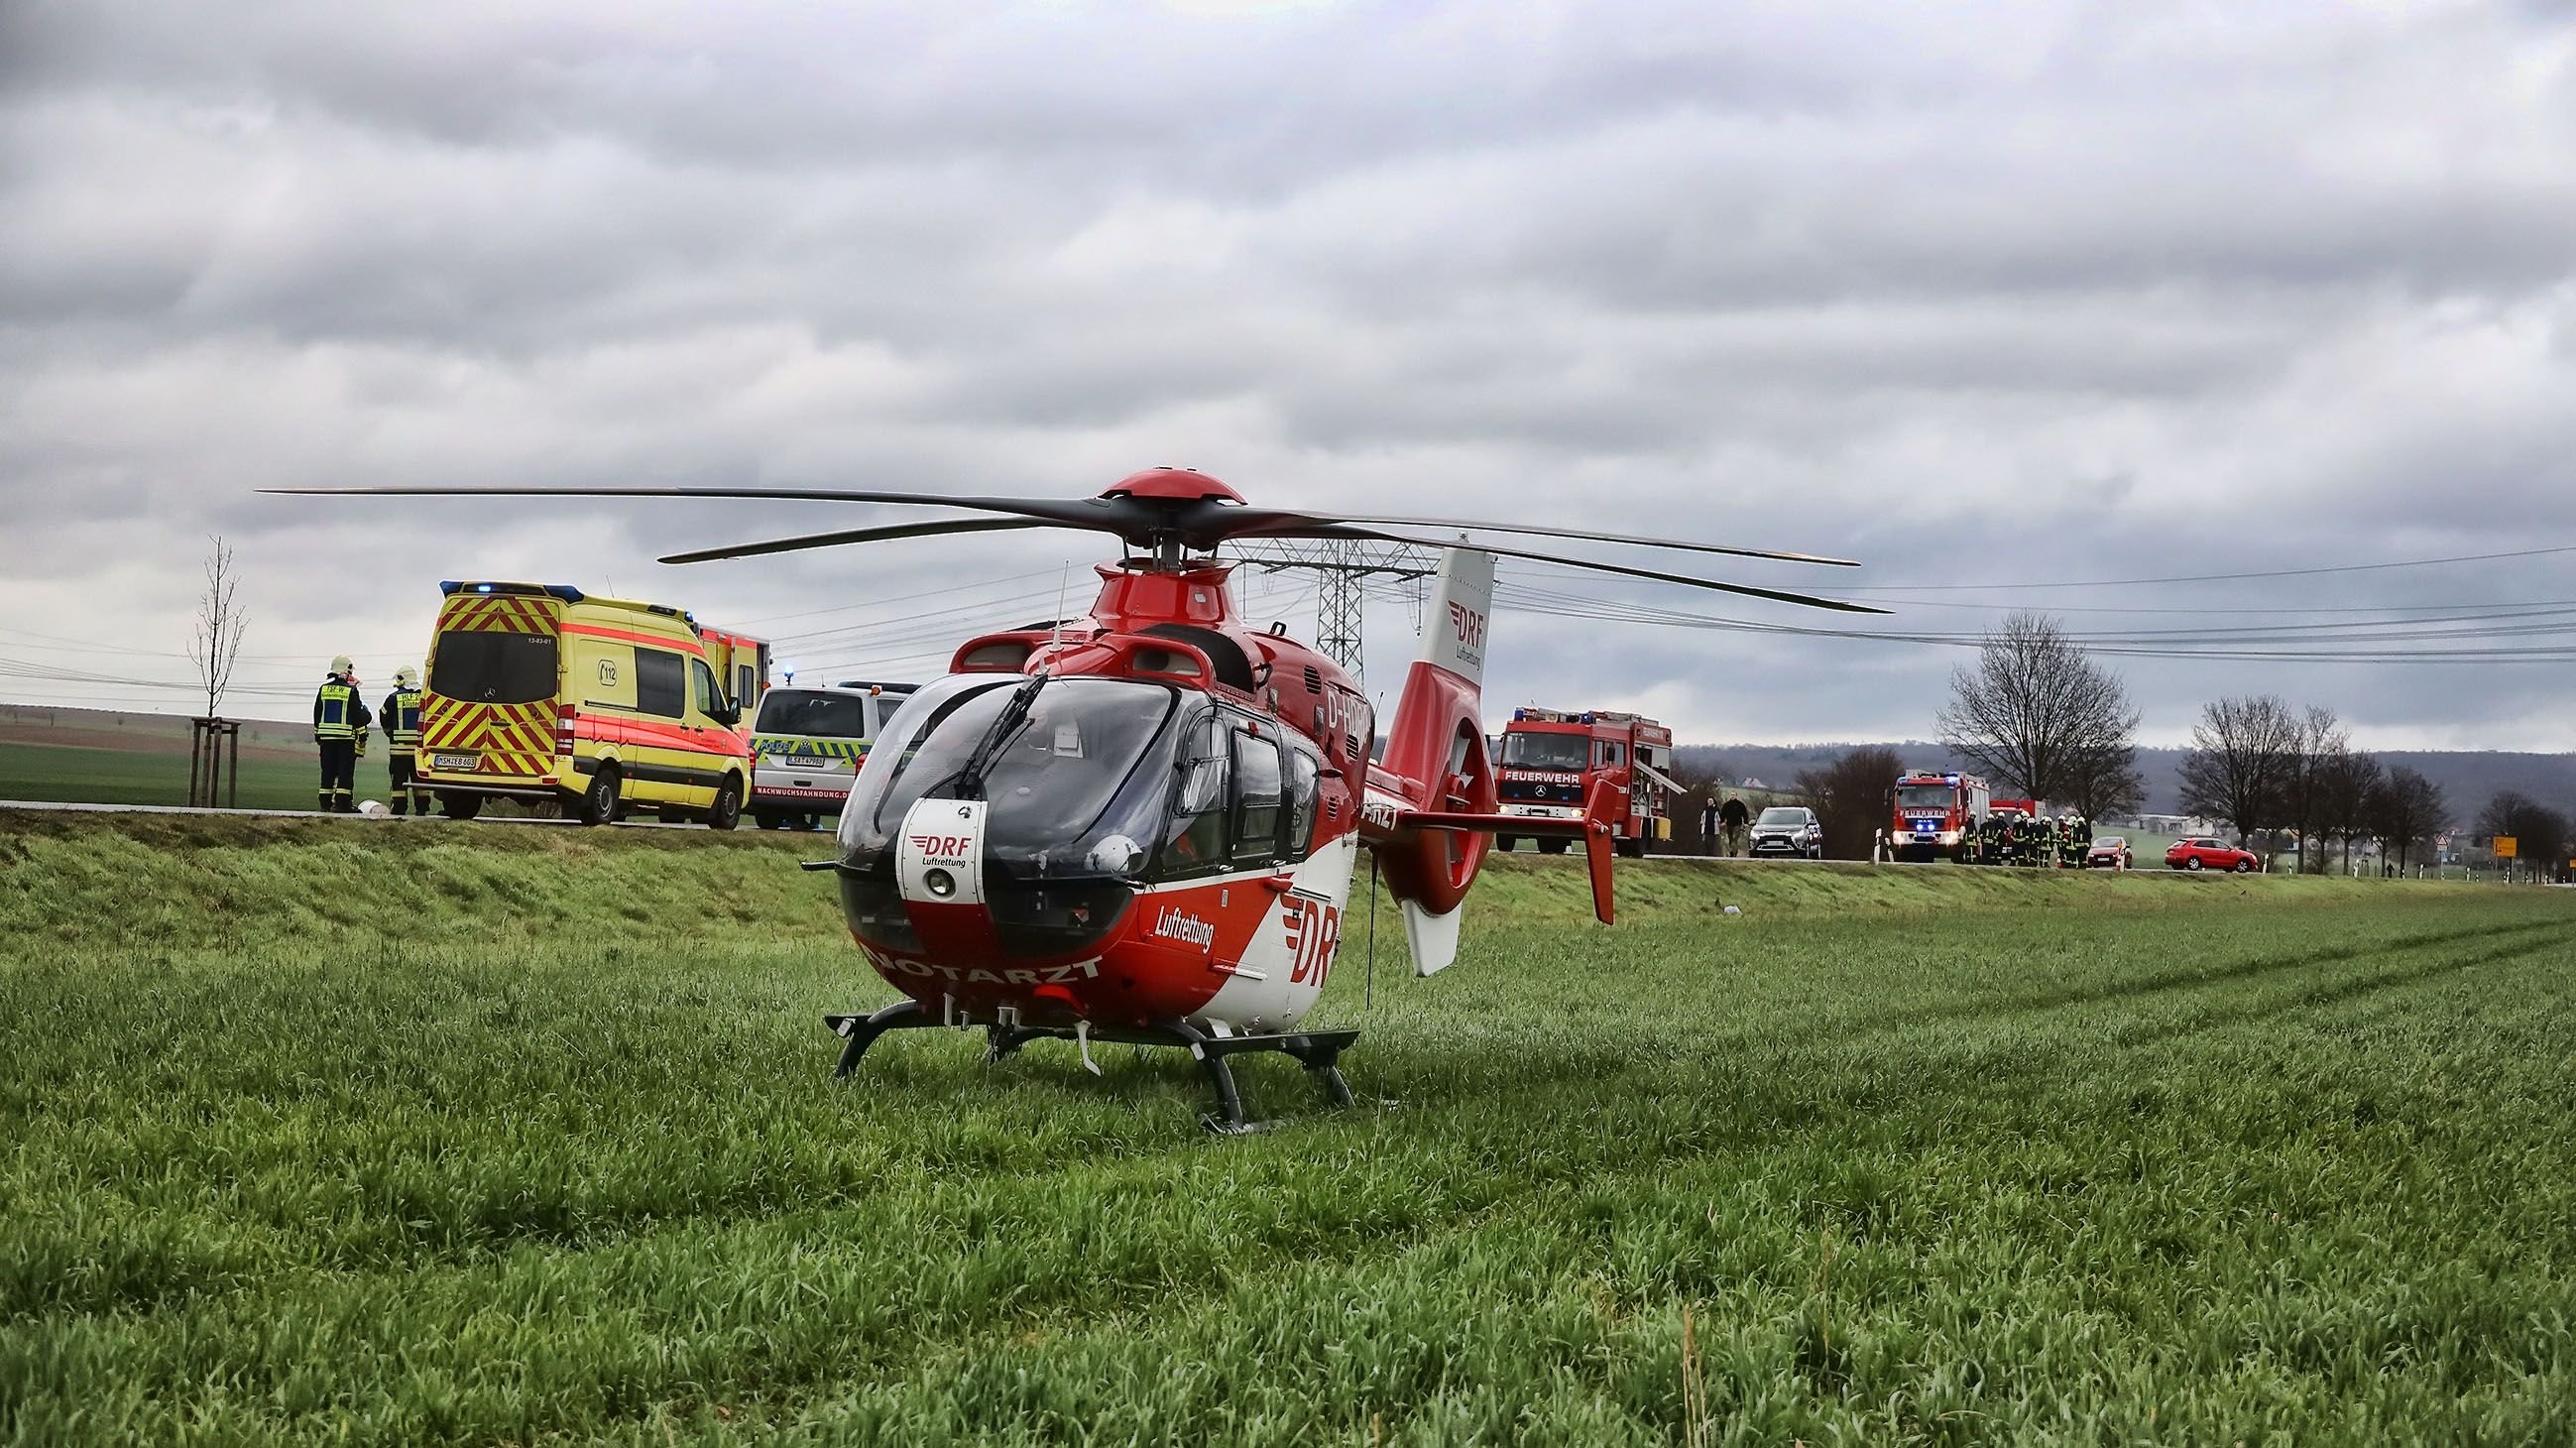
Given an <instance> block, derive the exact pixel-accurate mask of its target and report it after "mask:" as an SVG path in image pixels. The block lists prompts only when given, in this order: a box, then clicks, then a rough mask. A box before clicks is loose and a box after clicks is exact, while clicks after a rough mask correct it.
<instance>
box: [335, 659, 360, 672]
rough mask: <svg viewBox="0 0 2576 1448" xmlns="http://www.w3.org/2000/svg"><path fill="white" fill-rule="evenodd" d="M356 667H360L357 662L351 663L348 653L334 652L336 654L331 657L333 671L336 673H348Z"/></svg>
mask: <svg viewBox="0 0 2576 1448" xmlns="http://www.w3.org/2000/svg"><path fill="white" fill-rule="evenodd" d="M356 667H358V666H357V665H356V664H353V663H351V662H350V661H349V656H348V655H347V654H334V655H332V657H331V672H332V673H335V674H346V673H348V672H349V671H350V670H352V669H355V668H356Z"/></svg>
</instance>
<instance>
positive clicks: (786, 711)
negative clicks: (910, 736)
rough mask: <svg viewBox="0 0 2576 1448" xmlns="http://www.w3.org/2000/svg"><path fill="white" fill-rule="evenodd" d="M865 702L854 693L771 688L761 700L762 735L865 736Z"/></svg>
mask: <svg viewBox="0 0 2576 1448" xmlns="http://www.w3.org/2000/svg"><path fill="white" fill-rule="evenodd" d="M867 704H868V701H867V700H866V699H864V698H861V697H859V696H858V695H855V694H821V693H812V692H809V691H807V690H804V689H772V690H770V691H769V693H768V694H767V695H766V696H765V697H763V698H762V699H761V701H760V722H759V723H758V724H757V725H755V726H754V727H755V728H757V729H758V730H759V732H761V733H763V734H801V735H803V736H805V737H807V738H809V739H865V738H867V737H868V715H867Z"/></svg>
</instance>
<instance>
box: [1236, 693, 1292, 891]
mask: <svg viewBox="0 0 2576 1448" xmlns="http://www.w3.org/2000/svg"><path fill="white" fill-rule="evenodd" d="M1233 732H1234V811H1233V814H1234V827H1233V828H1232V829H1231V830H1229V831H1228V832H1227V834H1228V836H1229V838H1230V839H1231V841H1232V844H1233V851H1232V854H1231V855H1230V856H1229V858H1231V859H1232V860H1233V862H1234V866H1235V868H1237V869H1258V868H1260V867H1262V866H1265V865H1276V864H1277V863H1279V859H1280V849H1279V840H1280V826H1281V825H1283V824H1284V823H1286V818H1285V816H1286V811H1285V810H1283V809H1282V808H1281V807H1280V806H1281V789H1280V786H1281V782H1282V781H1281V770H1280V763H1279V738H1278V736H1277V735H1276V734H1275V733H1273V732H1272V731H1271V730H1270V728H1269V726H1266V725H1255V724H1250V723H1245V724H1240V725H1238V726H1236V728H1235V730H1234V731H1233Z"/></svg>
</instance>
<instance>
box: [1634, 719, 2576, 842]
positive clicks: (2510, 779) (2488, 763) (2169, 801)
mask: <svg viewBox="0 0 2576 1448" xmlns="http://www.w3.org/2000/svg"><path fill="white" fill-rule="evenodd" d="M1864 747H1876V748H1884V749H1893V750H1895V751H1896V753H1897V756H1898V757H1899V758H1901V759H1903V760H1904V761H1905V763H1906V766H1907V767H1908V768H1912V769H1958V768H1962V767H1963V766H1962V763H1961V761H1960V760H1958V759H1957V758H1955V757H1954V756H1952V754H1951V753H1950V751H1948V750H1947V749H1944V748H1942V747H1941V746H1940V745H1938V744H1933V743H1928V742H1926V741H1924V740H1920V739H1909V740H1906V741H1905V742H1903V743H1901V744H1875V745H1863V744H1787V745H1782V744H1684V745H1681V746H1679V747H1677V748H1676V749H1675V750H1674V751H1673V752H1674V753H1675V755H1677V756H1678V757H1679V760H1680V763H1681V765H1682V767H1683V768H1684V769H1690V770H1700V771H1705V772H1709V773H1715V774H1720V775H1723V776H1724V777H1725V778H1726V779H1727V780H1728V781H1729V782H1736V781H1741V780H1743V779H1745V778H1747V777H1748V776H1749V777H1752V778H1757V779H1760V780H1761V781H1762V782H1763V783H1765V784H1768V785H1772V786H1775V787H1786V786H1787V785H1788V783H1789V782H1790V781H1791V780H1793V779H1795V778H1797V776H1798V772H1799V771H1800V770H1802V769H1815V768H1818V767H1820V766H1822V765H1826V764H1830V763H1832V762H1833V761H1834V760H1836V759H1838V758H1840V757H1842V755H1843V754H1845V753H1847V752H1848V751H1850V750H1853V749H1859V748H1864ZM2374 752H2375V753H2377V755H2378V756H2379V762H2380V763H2381V764H2383V765H2389V766H2395V765H2404V766H2405V767H2407V768H2408V769H2412V770H2414V771H2416V772H2417V773H2419V774H2421V775H2423V776H2424V777H2425V778H2427V779H2429V780H2431V781H2433V782H2434V783H2435V784H2438V785H2440V786H2441V787H2442V791H2443V793H2444V794H2445V795H2446V796H2448V798H2449V800H2450V803H2451V810H2452V813H2453V814H2454V815H2456V816H2457V817H2458V818H2459V819H2460V820H2461V821H2462V822H2466V821H2467V820H2468V819H2469V818H2470V817H2472V816H2474V815H2475V814H2476V813H2477V812H2478V810H2479V809H2480V808H2482V807H2483V806H2484V805H2485V804H2486V802H2487V801H2488V800H2489V799H2491V798H2493V797H2494V796H2495V794H2496V793H2497V792H2498V791H2500V790H2506V789H2518V790H2520V791H2522V792H2523V793H2524V794H2527V795H2530V796H2531V797H2532V798H2534V799H2536V800H2539V801H2540V802H2541V803H2543V804H2545V805H2548V806H2550V807H2551V808H2553V809H2560V810H2568V811H2571V812H2576V754H2515V753H2508V752H2505V751H2501V750H2476V751H2469V750H2457V751H2454V750H2413V749H2383V750H2378V751H2374ZM2182 758H2183V751H2181V750H2179V749H2141V750H2139V751H2138V770H2139V772H2140V773H2141V774H2144V775H2145V776H2146V779H2147V812H2148V813H2150V814H2179V813H2181V812H2182V786H2181V783H2180V782H2179V780H2178V779H2177V777H2176V773H2177V771H2178V770H2180V769H2181V767H2182Z"/></svg>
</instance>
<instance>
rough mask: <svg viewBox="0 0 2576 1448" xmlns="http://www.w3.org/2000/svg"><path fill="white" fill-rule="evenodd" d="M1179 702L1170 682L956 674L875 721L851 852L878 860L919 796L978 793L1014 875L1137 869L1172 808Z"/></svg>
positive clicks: (847, 814) (990, 845) (997, 856)
mask: <svg viewBox="0 0 2576 1448" xmlns="http://www.w3.org/2000/svg"><path fill="white" fill-rule="evenodd" d="M1178 712H1179V696H1178V695H1177V693H1176V692H1175V691H1174V690H1172V689H1170V688H1168V687H1166V686H1164V685H1160V684H1147V683H1139V682H1134V681H1130V680H1123V679H1100V678H1070V679H1050V680H1044V681H1040V680H1037V679H1034V678H1020V677H1014V676H1009V675H1004V676H999V677H996V676H994V675H989V674H958V675H951V676H950V677H949V678H947V679H943V680H941V681H939V682H938V683H937V684H934V685H931V686H930V687H928V688H925V689H923V690H921V691H920V692H919V693H917V694H915V695H913V696H912V698H911V700H910V701H909V702H907V703H906V704H905V705H904V706H903V707H902V708H901V709H899V710H897V711H896V713H895V715H894V717H893V718H892V719H889V720H887V721H886V723H885V725H884V727H883V728H882V729H880V730H879V731H878V737H877V741H876V746H875V748H873V749H872V750H870V751H869V754H868V758H867V762H866V763H865V764H863V765H861V766H860V770H859V777H858V779H857V781H856V782H855V783H853V784H852V786H851V789H850V808H848V809H846V810H844V811H843V812H842V816H841V846H842V850H843V855H844V859H845V861H849V860H857V861H859V862H861V863H862V864H868V863H872V862H876V861H880V860H882V859H883V858H884V856H885V855H886V853H887V852H889V851H891V849H892V848H893V843H894V836H895V834H896V833H897V832H898V831H900V830H901V829H902V827H903V822H904V818H905V816H906V815H907V814H909V813H910V811H911V810H912V807H913V806H914V804H916V803H918V802H919V801H920V800H922V799H925V798H929V799H961V798H976V799H982V800H984V801H985V802H986V803H987V805H988V806H989V812H988V822H987V825H986V830H985V847H986V857H987V861H988V863H989V865H990V866H991V867H992V868H994V869H996V870H999V871H1001V872H1003V874H1004V875H1006V876H1009V877H1013V878H1021V877H1025V878H1029V879H1057V878H1067V877H1097V876H1101V875H1125V874H1129V873H1131V872H1132V871H1134V870H1135V869H1136V868H1137V867H1138V866H1140V865H1141V864H1143V862H1144V860H1145V854H1146V850H1145V845H1144V843H1142V842H1143V841H1150V840H1152V839H1153V838H1154V831H1155V828H1156V822H1157V820H1158V817H1159V816H1160V815H1161V813H1162V809H1163V805H1164V803H1165V790H1166V789H1167V788H1168V781H1169V780H1170V778H1171V774H1170V762H1171V758H1172V749H1173V742H1174V741H1173V737H1172V735H1173V728H1174V724H1175V716H1176V714H1178ZM1218 794H1219V796H1220V798H1221V797H1222V795H1223V785H1222V781H1220V783H1219V786H1218ZM1221 807H1222V806H1221V805H1220V808H1221ZM1219 825H1220V829H1221V828H1222V817H1221V816H1220V820H1219Z"/></svg>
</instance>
